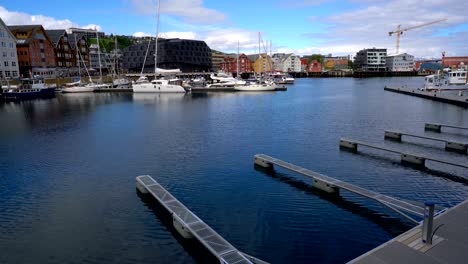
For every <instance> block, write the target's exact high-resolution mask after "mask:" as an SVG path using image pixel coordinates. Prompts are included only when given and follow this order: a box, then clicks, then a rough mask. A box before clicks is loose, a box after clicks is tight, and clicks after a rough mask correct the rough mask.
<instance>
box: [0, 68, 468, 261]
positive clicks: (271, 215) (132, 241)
mask: <svg viewBox="0 0 468 264" xmlns="http://www.w3.org/2000/svg"><path fill="white" fill-rule="evenodd" d="M421 79H422V78H418V77H415V78H413V77H405V78H395V77H393V78H384V79H353V78H336V79H331V78H328V79H317V78H313V79H312V78H310V79H306V78H301V79H296V81H295V83H294V84H292V85H290V86H288V91H287V92H281V93H280V92H256V93H253V92H252V93H250V92H224V93H223V92H221V93H214V92H209V93H200V92H193V91H192V92H191V93H180V94H178V93H174V94H163V93H161V94H157V93H148V94H145V93H135V94H134V93H129V92H122V93H105V92H103V93H74V94H66V93H65V94H61V93H58V94H56V96H55V97H54V98H50V99H36V100H29V101H15V102H4V101H2V102H0V120H2V121H3V123H4V124H8V125H5V126H3V127H2V130H0V138H1V140H0V154H1V155H0V175H2V177H0V185H1V186H4V187H5V188H0V212H1V215H2V217H0V248H2V249H3V250H4V252H9V253H8V254H0V263H36V262H41V263H52V264H55V263H57V264H58V263H66V262H69V261H70V259H73V260H74V261H75V262H79V263H116V262H120V263H134V264H135V263H150V262H154V261H155V260H157V262H159V263H219V260H218V258H216V255H215V254H213V253H212V252H211V251H210V250H209V249H208V248H207V247H206V246H205V245H203V243H202V242H200V241H199V240H198V238H197V237H196V236H194V237H193V238H191V239H190V238H189V239H186V238H184V237H183V236H182V235H181V234H180V233H179V232H178V230H177V229H176V227H175V226H174V221H173V218H172V214H171V212H170V211H168V210H167V209H166V208H165V207H164V205H163V204H161V202H160V201H158V200H157V198H156V197H154V196H153V195H152V194H151V193H150V194H147V195H145V194H142V193H140V191H138V190H137V189H136V188H135V175H152V178H153V179H154V180H156V181H157V184H158V186H161V187H163V188H164V190H166V191H168V192H169V193H170V195H171V197H173V198H176V200H177V201H178V202H180V204H182V205H183V206H184V208H185V209H188V210H189V211H190V212H191V213H192V214H193V215H195V216H196V217H197V218H198V219H199V220H201V221H203V223H205V224H206V225H208V226H209V227H210V228H211V229H212V230H213V231H215V232H216V233H217V234H218V235H220V236H221V237H222V238H223V239H224V241H227V243H228V244H229V245H231V246H233V247H234V248H235V249H236V250H237V251H239V252H242V256H244V257H245V258H247V260H249V261H251V262H252V259H253V258H256V259H258V260H262V261H265V262H269V263H279V264H282V263H311V262H317V263H345V262H348V261H351V260H353V259H356V258H358V257H359V256H361V255H362V254H365V253H366V252H369V251H372V250H373V249H374V248H376V247H379V246H380V245H382V244H385V243H386V242H388V241H391V240H392V239H394V238H396V237H399V236H400V235H402V234H405V233H406V232H407V231H409V230H411V229H412V228H413V227H414V226H415V225H419V224H418V223H416V222H415V221H419V220H420V219H421V218H422V217H421V212H423V208H424V207H425V205H424V204H423V203H424V202H427V201H433V202H434V203H435V205H436V206H435V214H437V215H436V218H435V220H434V221H435V222H436V221H438V220H437V219H442V218H440V217H442V216H444V215H445V213H448V212H450V210H451V209H448V210H446V211H445V213H439V212H441V211H442V212H443V208H452V207H454V206H456V205H458V204H459V203H461V202H463V201H464V200H466V199H467V197H468V188H467V185H466V180H465V181H453V180H451V178H450V176H463V172H466V169H465V168H462V167H456V169H457V170H455V169H452V166H450V165H447V168H446V167H443V168H444V170H442V171H443V172H434V171H431V170H422V169H419V168H417V169H414V168H412V167H407V166H401V165H400V164H399V162H398V163H395V162H389V160H388V159H387V157H386V155H385V153H386V152H382V153H384V154H381V153H380V151H378V150H377V151H376V152H377V155H374V154H372V153H373V152H372V151H362V152H361V147H362V146H359V150H360V155H355V154H353V153H349V152H347V151H339V149H338V142H337V141H338V140H339V139H340V137H342V136H343V135H347V136H349V137H351V138H357V139H362V141H363V142H370V143H372V144H373V145H377V146H379V145H380V143H381V142H384V144H385V146H386V147H387V148H391V149H394V150H399V151H400V152H404V153H420V155H421V156H422V157H431V158H435V159H438V160H443V161H451V162H452V163H456V164H464V163H466V155H460V154H458V153H452V152H447V151H445V150H444V149H442V148H440V147H437V146H433V145H435V144H434V143H431V142H429V143H431V144H427V145H424V144H406V143H405V144H400V143H398V142H392V141H384V140H383V132H384V131H385V130H386V129H388V128H394V129H395V132H398V131H400V130H401V131H408V132H411V133H410V134H414V135H419V134H418V133H417V132H418V131H422V130H423V129H424V126H425V122H427V121H430V122H431V123H436V124H439V123H440V124H447V125H451V126H456V127H462V128H463V127H467V125H468V120H467V119H466V114H465V111H466V110H465V109H464V108H462V107H459V106H455V105H450V104H445V103H441V102H436V101H430V100H423V99H420V98H416V97H412V96H402V95H399V94H395V93H388V92H384V91H383V89H378V87H382V83H386V84H391V85H394V86H401V85H405V84H406V85H411V84H416V83H420V81H421ZM376 87H377V89H376ZM396 113H397V114H396ZM398 113H405V114H404V115H403V114H398ZM441 130H442V132H443V133H441V134H435V133H432V132H429V131H427V134H424V136H426V135H427V136H428V137H436V136H437V138H441V139H444V140H447V141H452V142H464V141H466V139H467V137H466V131H464V130H462V129H455V128H450V127H441ZM434 132H435V131H434ZM403 139H405V140H406V138H405V136H404V135H403ZM442 143H443V142H442ZM257 153H266V154H268V157H270V158H273V157H275V158H273V159H281V161H283V162H280V161H278V160H275V162H278V164H282V165H287V164H286V163H288V164H291V165H293V166H291V168H293V169H297V170H298V171H299V173H297V172H296V171H294V170H290V169H287V168H285V167H282V166H280V165H278V164H276V163H275V164H274V165H273V166H274V168H275V169H274V172H269V170H268V169H266V170H264V169H259V168H258V166H253V157H254V155H255V154H257ZM392 155H393V154H392ZM261 157H263V158H265V159H266V160H267V161H268V159H267V158H266V156H261ZM284 161H287V162H286V163H284ZM289 162H291V163H289ZM298 165H300V168H301V169H299V168H298V167H297V166H298ZM428 165H432V161H431V164H428ZM287 166H289V165H287ZM306 168H307V169H306ZM453 168H455V167H453ZM437 169H438V168H437ZM300 172H303V173H300ZM315 172H320V174H317V173H315ZM460 172H461V173H462V174H461V175H460ZM304 173H305V174H307V175H311V176H307V175H305V174H304ZM132 175H134V176H132ZM321 175H322V176H326V177H320V176H321ZM428 176H431V177H428ZM327 177H329V178H327ZM314 179H317V180H318V181H323V182H324V185H325V186H324V187H327V186H326V184H330V183H331V184H336V185H335V187H337V188H338V189H339V191H337V192H335V193H333V192H332V193H329V192H326V191H323V189H317V188H316V186H317V185H316V184H315V183H314ZM325 181H327V182H325ZM328 181H329V182H328ZM149 184H150V185H151V184H154V183H152V182H151V183H149ZM154 186H156V185H154ZM329 187H331V186H329ZM148 188H149V187H148ZM156 188H158V190H159V187H153V189H156ZM346 188H348V189H346ZM349 189H352V190H354V191H355V192H353V191H349ZM331 190H334V188H331ZM356 191H357V192H360V193H361V194H358V193H356ZM161 193H163V192H161ZM366 195H368V196H366ZM369 197H374V198H375V199H373V198H369ZM174 204H175V203H174ZM386 204H387V205H389V206H393V208H394V209H396V210H398V211H400V212H401V213H403V214H405V215H407V216H409V217H410V218H411V219H410V218H408V217H405V216H404V215H402V214H401V213H399V212H397V211H395V210H393V209H391V208H390V207H388V206H387V205H386ZM402 208H404V209H402ZM457 210H458V209H457ZM173 212H175V211H173ZM180 212H182V211H180ZM438 213H439V214H438ZM192 214H190V215H192ZM188 215H189V214H186V216H188ZM180 216H183V215H182V214H180ZM450 217H451V218H454V219H455V218H459V219H463V215H462V214H460V215H457V216H453V217H452V216H450ZM179 218H181V220H184V219H185V218H183V217H179ZM187 219H188V218H187ZM187 219H185V220H187ZM178 220H180V219H178ZM185 220H184V221H185ZM413 220H415V221H413ZM457 221H460V220H457ZM182 222H183V221H180V223H182ZM186 223H191V221H190V220H187V222H186ZM445 224H446V225H449V224H450V223H449V222H445ZM176 226H178V227H182V225H176ZM188 226H190V225H188ZM437 227H438V224H434V229H433V230H435V229H436V228H437ZM444 227H445V225H444V226H443V227H440V228H439V229H438V230H437V231H436V232H435V236H434V240H433V241H434V244H435V246H434V248H433V249H431V250H429V251H427V252H431V251H432V250H435V249H437V247H438V246H440V245H443V244H442V242H443V241H452V240H454V239H455V238H453V237H451V236H450V235H448V234H444V233H442V230H443V228H444ZM414 232H416V231H414ZM182 233H183V232H182ZM458 233H459V234H460V235H462V234H463V230H461V231H459V232H458ZM411 234H413V233H411ZM441 238H443V239H444V240H440V239H441ZM410 240H411V239H410ZM413 240H414V238H413ZM408 241H409V240H408ZM414 241H416V240H414ZM439 241H442V242H439ZM411 243H412V242H411ZM436 243H437V244H436ZM414 244H415V245H416V244H417V245H419V244H418V243H416V242H415V243H414ZM444 247H445V246H444ZM25 249H27V250H28V254H23V253H22V252H24V250H25ZM444 250H445V249H444ZM457 250H458V248H457ZM232 252H233V253H234V252H236V251H232ZM337 252H339V254H338V253H337ZM455 253H456V252H455ZM247 254H248V255H247ZM392 254H397V253H392ZM454 256H459V255H456V254H455V255H454ZM207 258H208V259H210V260H213V262H209V261H205V260H206V259H207ZM242 259H243V260H245V259H244V258H242ZM455 263H456V262H455Z"/></svg>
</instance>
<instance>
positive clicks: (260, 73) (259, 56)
mask: <svg viewBox="0 0 468 264" xmlns="http://www.w3.org/2000/svg"><path fill="white" fill-rule="evenodd" d="M261 57H262V55H260V32H258V58H259V59H260V58H261ZM259 75H260V80H262V72H261V70H260V67H259Z"/></svg>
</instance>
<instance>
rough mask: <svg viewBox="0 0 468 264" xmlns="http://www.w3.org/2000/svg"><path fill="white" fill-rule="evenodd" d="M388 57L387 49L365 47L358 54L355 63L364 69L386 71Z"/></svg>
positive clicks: (357, 66)
mask: <svg viewBox="0 0 468 264" xmlns="http://www.w3.org/2000/svg"><path fill="white" fill-rule="evenodd" d="M386 57H387V49H376V48H372V49H364V50H360V51H359V52H358V53H357V54H356V57H354V64H355V66H356V68H358V69H361V70H364V71H386V69H387V65H386V60H385V58H386Z"/></svg>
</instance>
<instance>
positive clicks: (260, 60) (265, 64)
mask: <svg viewBox="0 0 468 264" xmlns="http://www.w3.org/2000/svg"><path fill="white" fill-rule="evenodd" d="M248 57H249V59H250V61H251V62H252V69H251V71H250V72H256V73H262V72H271V71H273V61H272V60H271V57H270V56H269V55H268V54H266V53H262V54H260V55H259V54H251V55H249V56H248Z"/></svg>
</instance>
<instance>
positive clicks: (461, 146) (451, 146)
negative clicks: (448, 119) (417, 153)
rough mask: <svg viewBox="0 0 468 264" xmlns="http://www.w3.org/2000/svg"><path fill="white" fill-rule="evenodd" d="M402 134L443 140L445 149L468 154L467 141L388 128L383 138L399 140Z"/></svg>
mask: <svg viewBox="0 0 468 264" xmlns="http://www.w3.org/2000/svg"><path fill="white" fill-rule="evenodd" d="M403 136H406V137H414V138H420V139H425V140H430V141H437V142H443V143H445V150H447V151H455V152H459V153H463V154H468V143H462V142H455V141H450V140H445V139H440V138H433V137H427V136H420V135H413V134H409V133H405V132H400V131H390V130H386V131H385V139H391V140H394V141H398V142H401V141H402V137H403Z"/></svg>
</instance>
